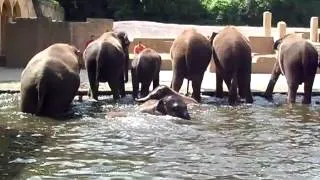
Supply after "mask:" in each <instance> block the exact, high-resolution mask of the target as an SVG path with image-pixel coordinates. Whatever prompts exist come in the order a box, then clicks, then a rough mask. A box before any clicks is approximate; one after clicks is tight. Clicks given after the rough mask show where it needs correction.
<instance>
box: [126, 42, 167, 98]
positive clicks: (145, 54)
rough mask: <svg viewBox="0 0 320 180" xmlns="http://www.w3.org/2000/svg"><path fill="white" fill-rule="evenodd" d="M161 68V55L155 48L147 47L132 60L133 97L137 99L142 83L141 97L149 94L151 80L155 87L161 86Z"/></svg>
mask: <svg viewBox="0 0 320 180" xmlns="http://www.w3.org/2000/svg"><path fill="white" fill-rule="evenodd" d="M160 68H161V56H160V55H159V54H158V53H157V52H156V51H155V50H153V49H151V48H146V49H144V50H143V51H141V52H140V53H139V55H138V56H136V57H135V59H134V60H133V61H132V67H131V76H132V97H133V98H134V99H135V98H137V97H138V93H139V83H141V93H140V96H141V97H145V96H147V95H148V94H149V88H150V84H151V82H152V83H153V89H155V88H156V87H158V86H159V74H160Z"/></svg>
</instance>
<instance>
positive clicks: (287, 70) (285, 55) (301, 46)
mask: <svg viewBox="0 0 320 180" xmlns="http://www.w3.org/2000/svg"><path fill="white" fill-rule="evenodd" d="M273 47H274V49H275V50H278V53H277V54H278V55H277V61H276V63H275V64H274V67H273V70H272V75H271V78H270V81H269V84H268V87H267V89H266V92H265V97H266V98H268V99H272V92H273V88H274V86H275V84H276V82H277V80H278V78H279V76H280V74H283V75H284V76H285V77H286V79H287V83H288V98H287V102H288V103H289V104H291V103H295V102H296V94H297V90H298V87H299V85H300V84H301V83H304V96H303V100H302V103H303V104H310V103H311V94H312V86H313V81H314V78H315V75H316V72H317V67H318V52H317V50H316V49H315V48H314V47H313V45H312V44H310V43H309V42H308V41H307V40H304V39H302V38H301V37H299V36H297V35H294V34H288V35H286V36H284V37H283V38H281V39H279V40H277V41H276V42H275V43H274V46H273Z"/></svg>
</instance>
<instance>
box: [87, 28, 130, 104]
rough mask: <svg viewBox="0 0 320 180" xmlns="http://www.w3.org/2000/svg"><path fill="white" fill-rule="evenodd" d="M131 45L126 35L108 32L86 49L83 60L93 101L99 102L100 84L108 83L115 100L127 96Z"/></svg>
mask: <svg viewBox="0 0 320 180" xmlns="http://www.w3.org/2000/svg"><path fill="white" fill-rule="evenodd" d="M129 44H130V41H129V39H128V36H127V34H126V33H124V32H119V33H115V32H106V33H104V34H102V35H101V36H100V37H99V38H98V39H96V40H94V41H93V42H91V43H90V44H89V45H88V46H87V48H86V49H85V51H84V53H83V59H84V62H85V67H86V69H87V73H88V78H89V83H90V96H91V97H92V98H93V99H95V100H98V90H99V82H108V84H109V86H110V88H111V91H112V94H113V99H115V100H116V99H119V98H120V95H121V96H122V97H124V96H125V95H126V93H125V87H124V84H125V81H127V77H128V62H129V52H128V47H129Z"/></svg>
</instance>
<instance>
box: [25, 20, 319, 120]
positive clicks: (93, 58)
mask: <svg viewBox="0 0 320 180" xmlns="http://www.w3.org/2000/svg"><path fill="white" fill-rule="evenodd" d="M129 44H130V41H129V39H128V36H127V34H126V33H124V32H106V33H104V34H102V35H101V36H100V37H99V38H98V39H96V40H94V41H93V42H91V43H90V44H89V45H88V46H87V48H86V49H85V50H84V52H83V53H81V52H80V51H79V50H78V49H77V48H76V47H74V46H72V45H69V44H63V43H57V44H53V45H51V46H49V47H48V48H46V49H44V50H43V51H41V52H39V53H38V54H36V55H35V56H34V57H32V59H31V60H30V61H29V63H28V64H27V66H26V67H25V69H24V70H23V72H22V75H21V93H20V94H21V102H20V108H21V111H22V112H26V113H31V114H35V115H38V116H49V117H55V118H58V117H63V116H65V115H66V114H67V112H69V111H68V110H69V108H70V104H71V103H72V101H73V99H74V97H75V95H76V93H77V91H78V88H79V86H80V76H79V73H80V68H81V66H80V64H81V63H80V59H83V60H84V63H85V68H86V70H87V75H88V79H89V84H90V89H89V96H90V98H93V99H95V100H98V89H99V82H108V84H109V87H110V89H111V92H112V95H113V99H115V100H117V99H119V98H120V97H124V96H125V95H126V91H125V83H126V82H128V69H129V66H130V65H129V52H128V49H129ZM274 49H275V50H277V61H276V63H275V65H274V68H273V70H272V75H271V78H270V81H269V84H268V87H267V89H266V92H265V97H266V98H267V99H272V93H273V88H274V86H275V84H276V81H277V79H278V77H279V75H280V74H282V75H284V76H285V78H286V79H287V83H288V98H287V101H288V103H295V98H296V92H297V88H298V86H299V84H301V83H304V97H303V101H302V103H304V104H310V102H311V94H312V86H313V81H314V78H315V74H316V71H317V67H318V66H319V62H318V53H317V51H316V49H315V48H314V47H313V46H312V44H310V43H309V42H308V41H306V40H304V39H302V38H300V37H298V36H296V35H294V34H288V35H286V36H284V37H283V38H281V39H279V40H277V41H276V42H275V43H274ZM170 56H171V60H172V71H173V76H172V81H171V86H170V87H168V86H164V85H159V79H160V78H159V74H160V67H161V61H162V60H161V56H160V55H159V54H158V53H157V51H156V50H154V49H151V48H146V49H144V50H143V51H142V52H140V53H139V54H138V55H137V56H136V57H135V58H134V59H133V61H132V63H131V68H130V69H131V76H132V88H133V91H132V97H133V98H134V99H135V101H136V102H138V103H143V104H142V105H140V106H139V108H140V110H141V111H142V112H147V113H152V114H167V115H171V116H176V117H180V118H183V119H190V116H189V113H188V110H187V105H188V104H190V103H194V104H196V103H199V102H201V92H200V90H201V84H202V80H203V77H204V73H205V71H206V69H207V67H208V65H209V63H210V61H211V59H213V61H214V63H215V66H216V96H217V97H223V86H222V83H223V81H224V82H225V83H226V85H227V87H228V90H229V95H228V102H229V103H230V104H231V105H233V104H235V103H237V102H238V100H239V98H244V99H245V100H246V103H252V102H253V98H252V93H251V88H250V83H251V64H252V57H251V47H250V44H249V41H248V39H247V38H246V37H245V36H244V35H242V34H241V33H240V32H239V31H238V30H237V28H236V27H234V26H227V27H225V28H224V29H223V30H221V31H220V32H218V33H216V32H214V33H212V35H211V37H210V38H209V39H208V38H206V37H205V36H203V35H202V34H200V33H199V32H197V31H196V30H195V29H186V30H184V31H183V32H182V33H181V34H180V35H178V36H177V37H176V39H175V40H174V42H173V44H172V46H171V49H170ZM185 78H186V79H188V86H189V81H191V83H192V90H193V92H192V95H191V97H188V96H184V95H182V94H180V93H179V90H180V88H181V86H182V83H183V80H184V79H185ZM151 82H152V84H153V91H151V92H150V93H149V88H150V85H151ZM140 84H141V90H139V86H140Z"/></svg>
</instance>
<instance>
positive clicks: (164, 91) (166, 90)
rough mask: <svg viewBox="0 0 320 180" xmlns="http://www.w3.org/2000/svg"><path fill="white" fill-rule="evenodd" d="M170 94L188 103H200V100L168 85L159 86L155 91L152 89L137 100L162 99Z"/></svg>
mask: <svg viewBox="0 0 320 180" xmlns="http://www.w3.org/2000/svg"><path fill="white" fill-rule="evenodd" d="M169 95H172V96H176V97H179V98H180V99H181V100H183V101H184V103H186V104H198V102H197V101H196V100H195V99H193V98H190V97H187V96H184V95H182V94H179V93H177V92H176V91H174V90H173V89H171V88H170V87H168V86H166V85H160V86H158V87H157V88H155V89H154V90H153V91H151V92H150V93H149V94H148V95H147V96H146V97H144V98H140V99H136V101H137V102H146V101H148V100H150V99H155V100H160V99H162V98H164V97H165V96H169Z"/></svg>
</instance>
